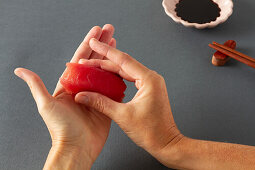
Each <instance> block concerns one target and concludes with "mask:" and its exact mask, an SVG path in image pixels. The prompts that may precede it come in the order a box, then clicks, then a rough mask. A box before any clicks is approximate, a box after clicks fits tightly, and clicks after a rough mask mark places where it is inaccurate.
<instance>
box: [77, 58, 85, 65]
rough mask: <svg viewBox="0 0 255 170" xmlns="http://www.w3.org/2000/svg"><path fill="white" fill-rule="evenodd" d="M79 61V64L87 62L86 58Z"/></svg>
mask: <svg viewBox="0 0 255 170" xmlns="http://www.w3.org/2000/svg"><path fill="white" fill-rule="evenodd" d="M78 63H79V64H84V63H86V59H80V60H79V62H78Z"/></svg>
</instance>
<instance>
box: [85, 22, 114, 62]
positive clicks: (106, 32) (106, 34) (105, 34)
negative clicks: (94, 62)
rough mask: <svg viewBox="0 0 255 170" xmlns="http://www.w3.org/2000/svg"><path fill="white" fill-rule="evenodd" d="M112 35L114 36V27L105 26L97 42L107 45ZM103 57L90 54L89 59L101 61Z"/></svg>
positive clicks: (93, 53)
mask: <svg viewBox="0 0 255 170" xmlns="http://www.w3.org/2000/svg"><path fill="white" fill-rule="evenodd" d="M113 34H114V27H113V26H112V25H111V24H106V25H104V27H103V29H102V35H101V37H100V39H99V41H100V42H103V43H106V44H108V43H109V42H110V41H111V39H112V36H113ZM103 57H104V56H102V55H100V54H98V53H96V52H92V54H91V56H90V59H103Z"/></svg>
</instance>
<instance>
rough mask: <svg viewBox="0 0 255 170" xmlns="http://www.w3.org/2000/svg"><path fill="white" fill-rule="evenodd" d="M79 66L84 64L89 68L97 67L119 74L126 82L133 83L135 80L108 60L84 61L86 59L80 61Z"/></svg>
mask: <svg viewBox="0 0 255 170" xmlns="http://www.w3.org/2000/svg"><path fill="white" fill-rule="evenodd" d="M79 64H85V65H87V66H91V67H99V68H101V69H103V70H106V71H110V72H113V73H116V74H119V75H120V76H121V77H123V78H124V79H126V80H128V81H132V82H133V81H135V79H133V78H132V77H130V76H129V75H128V74H127V73H125V72H124V71H122V69H121V68H120V67H119V66H118V65H116V64H114V63H113V62H112V61H110V60H100V59H90V60H86V59H81V60H80V61H79Z"/></svg>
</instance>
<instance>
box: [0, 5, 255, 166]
mask: <svg viewBox="0 0 255 170" xmlns="http://www.w3.org/2000/svg"><path fill="white" fill-rule="evenodd" d="M234 5H235V8H234V14H233V15H232V16H231V17H230V18H229V20H228V21H227V22H226V23H224V24H222V25H220V26H218V27H216V28H214V29H205V30H196V29H192V28H185V27H184V26H182V25H180V24H176V23H174V22H173V21H172V20H171V19H170V18H169V17H168V16H167V15H166V14H165V13H164V10H163V8H162V5H161V0H126V1H120V0H72V1H63V0H43V1H42V0H0V58H1V60H0V96H1V98H0V169H1V170H6V169H8V170H9V169H11V170H12V169H19V170H22V169H24V170H28V169H41V168H42V167H43V165H44V162H45V159H46V156H47V154H48V151H49V149H50V146H51V141H50V136H49V133H48V131H47V128H46V126H45V125H44V123H43V121H42V119H41V118H40V116H39V114H38V113H37V108H36V106H35V103H34V101H33V98H32V96H31V94H30V91H29V89H28V87H27V86H26V84H25V83H24V82H23V81H21V80H20V79H18V78H17V77H15V76H14V74H13V70H14V68H16V67H20V66H22V67H25V68H28V69H31V70H33V71H34V72H36V73H38V74H39V75H40V76H41V78H42V79H43V81H44V83H45V84H46V86H47V88H48V90H49V91H50V92H53V89H54V88H55V84H56V82H57V80H58V78H59V76H60V75H61V73H62V71H63V70H64V68H65V63H66V62H68V60H69V59H70V58H71V56H72V55H73V53H74V51H75V49H76V48H77V46H78V45H79V43H80V42H81V40H82V39H83V37H84V36H85V34H86V33H87V32H88V31H89V29H90V28H91V27H92V26H94V25H100V26H102V25H103V24H105V23H111V24H113V25H114V26H115V27H116V34H115V37H116V39H117V41H118V48H119V49H121V50H123V51H125V52H128V53H129V54H130V55H132V56H133V57H135V58H136V59H137V60H139V61H140V62H142V63H144V64H145V65H146V66H148V67H149V68H151V69H154V70H156V71H157V72H159V73H160V74H162V75H163V76H164V77H165V80H166V83H167V88H168V93H169V97H170V100H171V106H172V109H173V114H174V118H175V120H176V123H177V125H178V127H179V129H180V130H181V131H182V133H183V134H184V135H186V136H189V137H192V138H197V139H206V140H214V141H227V142H234V143H240V144H247V145H254V143H255V133H254V126H255V125H254V121H255V114H254V104H255V90H254V87H255V79H254V76H255V70H254V69H252V68H249V67H247V66H246V65H244V64H241V63H238V62H236V61H233V60H231V61H230V62H229V63H228V64H227V65H226V66H224V67H214V66H212V64H211V55H212V54H213V52H214V51H213V50H211V49H210V48H209V47H208V43H210V42H212V41H217V42H220V43H223V42H225V41H226V40H228V39H234V40H236V41H237V45H238V49H239V50H240V51H242V52H244V53H247V54H248V55H250V56H255V43H254V41H255V35H254V33H255V30H254V26H255V20H254V16H255V15H254V14H255V1H252V0H240V1H234ZM134 94H135V88H134V86H133V85H132V84H130V83H129V87H128V90H127V91H126V95H127V97H126V98H125V101H128V100H130V99H131V98H132V96H133V95H134ZM93 169H100V170H101V169H110V170H119V169H123V170H126V169H127V170H130V169H166V168H165V167H164V166H162V165H161V164H160V163H158V162H157V161H156V160H155V159H154V158H152V157H151V156H150V155H149V154H148V153H146V152H145V151H144V150H142V149H141V148H139V147H137V146H136V145H135V144H134V143H133V142H132V141H131V140H130V139H129V138H128V137H127V136H126V135H125V134H124V133H123V132H122V131H121V129H120V128H119V127H118V126H117V125H116V124H114V123H113V124H112V128H111V132H110V136H109V138H108V141H107V143H106V145H105V147H104V149H103V151H102V153H101V155H100V156H99V158H98V160H97V161H96V162H95V164H94V166H93Z"/></svg>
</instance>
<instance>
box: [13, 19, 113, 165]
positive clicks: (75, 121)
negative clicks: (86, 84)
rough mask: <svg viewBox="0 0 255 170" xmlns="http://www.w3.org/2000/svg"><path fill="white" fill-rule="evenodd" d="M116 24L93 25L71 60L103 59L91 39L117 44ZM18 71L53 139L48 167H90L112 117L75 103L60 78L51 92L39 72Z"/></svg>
mask: <svg viewBox="0 0 255 170" xmlns="http://www.w3.org/2000/svg"><path fill="white" fill-rule="evenodd" d="M113 33H114V27H113V26H112V25H109V24H107V25H105V26H104V27H103V28H100V27H99V26H95V27H93V28H92V29H91V30H90V31H89V33H88V34H87V36H86V37H85V39H84V40H83V41H82V43H81V45H80V46H79V47H78V49H77V51H76V52H75V54H74V56H73V58H72V60H71V62H74V63H77V62H79V60H80V59H103V56H101V55H99V54H97V53H95V52H93V51H92V50H91V48H90V47H89V40H90V39H91V38H96V39H98V40H99V41H101V42H104V43H107V44H109V45H110V46H112V47H114V48H115V47H116V40H115V39H114V38H112V36H113ZM15 74H16V75H17V76H19V77H20V78H22V79H23V80H24V81H25V82H26V83H27V84H28V86H29V88H30V90H31V92H32V95H33V97H34V99H35V101H36V104H37V107H38V111H39V113H40V115H41V116H42V118H43V120H44V122H45V124H46V126H47V128H48V130H49V132H50V135H51V139H52V147H51V149H50V152H49V154H48V158H47V160H46V163H45V165H44V169H45V170H48V169H51V170H58V169H60V170H65V169H72V170H76V169H77V170H78V169H90V168H91V166H92V164H93V162H94V161H95V160H96V158H97V157H98V155H99V153H100V152H101V150H102V148H103V146H104V144H105V142H106V139H107V136H108V133H109V129H110V125H111V119H109V118H108V117H107V116H105V115H104V114H101V113H99V112H97V111H95V110H89V109H87V108H86V106H84V105H81V104H79V103H76V102H75V101H74V99H73V97H72V96H71V95H70V94H67V93H66V92H65V90H64V88H63V87H62V85H61V84H60V83H59V82H58V83H57V87H56V89H55V91H54V94H53V95H50V94H49V93H48V91H47V89H46V87H45V86H44V84H43V82H42V80H41V79H40V77H39V76H38V75H36V74H35V73H33V72H32V71H29V70H27V69H24V68H17V69H16V70H15Z"/></svg>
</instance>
